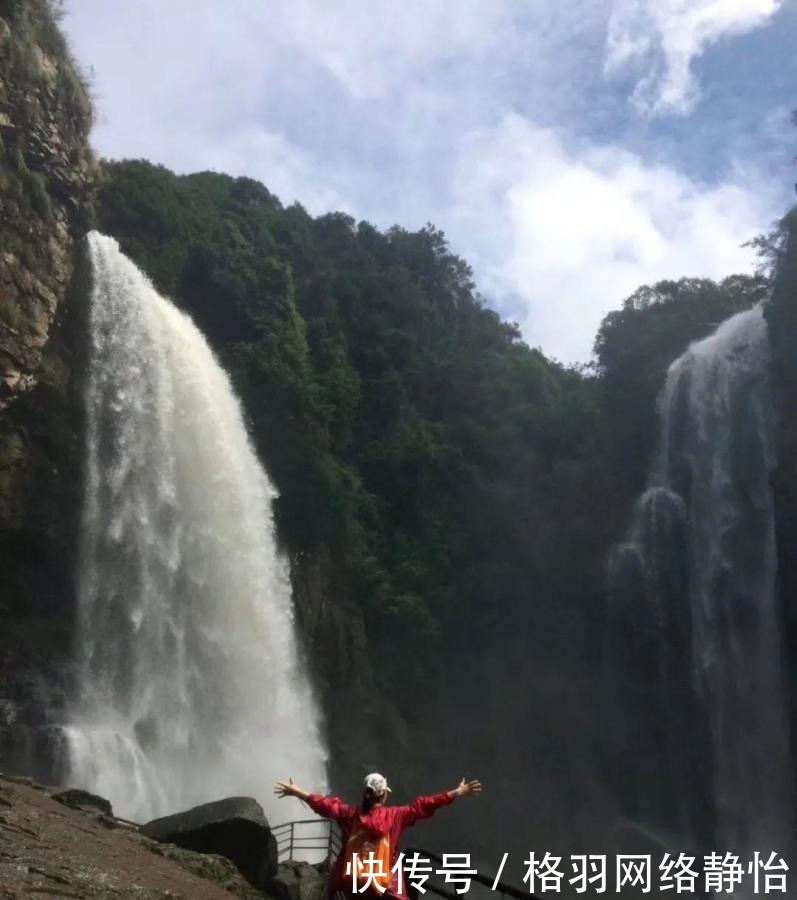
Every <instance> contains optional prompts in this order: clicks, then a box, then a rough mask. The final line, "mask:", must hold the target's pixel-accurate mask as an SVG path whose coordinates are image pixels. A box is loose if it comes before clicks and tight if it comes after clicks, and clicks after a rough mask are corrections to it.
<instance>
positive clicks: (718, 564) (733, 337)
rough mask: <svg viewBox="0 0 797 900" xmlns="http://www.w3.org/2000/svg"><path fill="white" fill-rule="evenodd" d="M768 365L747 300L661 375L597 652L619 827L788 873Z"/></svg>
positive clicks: (787, 767)
mask: <svg viewBox="0 0 797 900" xmlns="http://www.w3.org/2000/svg"><path fill="white" fill-rule="evenodd" d="M769 368H770V356H769V338H768V333H767V325H766V321H765V318H764V316H763V312H762V308H761V307H760V306H757V307H754V308H753V309H751V310H748V311H746V312H743V313H739V314H737V315H736V316H734V317H732V318H731V319H729V320H727V321H726V322H724V323H723V324H722V325H721V326H720V327H719V328H718V329H717V331H716V332H715V333H714V334H713V335H711V336H710V337H708V338H706V339H705V340H703V341H700V342H698V343H696V344H693V345H692V346H691V347H690V348H689V349H688V350H687V351H686V353H684V355H683V356H681V357H680V358H679V359H678V360H676V361H675V362H674V363H673V364H672V365H671V366H670V368H669V371H668V375H667V381H666V385H665V387H664V391H663V394H662V396H661V410H660V412H661V435H660V443H659V448H658V454H657V458H656V460H655V463H654V466H653V469H652V472H651V475H650V479H649V486H648V488H647V490H646V491H645V492H644V494H643V495H642V497H641V498H640V499H639V501H638V503H637V507H636V510H635V515H634V520H633V523H632V525H631V528H630V530H629V533H628V535H627V537H626V539H625V542H624V543H623V544H621V545H618V546H617V547H615V549H614V551H613V553H612V556H611V559H610V616H609V618H610V628H609V653H608V657H609V660H610V667H611V670H612V679H613V683H614V685H615V689H616V692H617V693H616V700H617V702H618V705H619V706H621V707H622V708H623V709H624V710H625V714H626V720H625V731H624V734H623V735H622V738H621V739H622V740H623V741H625V742H627V745H628V753H630V754H632V755H633V756H632V758H626V762H627V763H628V765H627V766H626V767H625V769H624V772H623V775H622V778H623V780H624V782H625V783H624V787H623V788H622V790H623V792H624V794H625V798H626V804H627V809H628V812H629V815H630V817H631V818H633V819H636V820H637V821H639V822H641V823H643V824H644V825H645V826H646V827H648V828H649V829H651V830H652V831H653V832H654V833H656V834H657V835H658V836H660V837H661V840H662V843H663V844H665V845H666V846H667V848H668V849H672V850H675V851H679V850H688V849H689V848H691V849H692V850H695V849H698V850H699V849H700V848H703V849H705V851H706V852H710V851H711V850H716V851H718V852H720V853H724V852H726V851H730V852H733V853H738V854H741V857H742V859H743V860H745V861H747V860H749V859H752V858H753V852H754V851H760V852H762V853H765V854H767V855H768V854H769V852H770V851H773V850H774V851H777V852H778V853H779V854H783V855H785V857H786V859H787V861H788V862H789V863H790V864H791V858H790V854H791V852H792V851H793V821H792V775H791V760H790V752H789V737H788V726H787V713H786V708H787V705H786V696H785V686H784V675H783V672H782V670H781V668H782V667H781V659H782V648H781V630H780V612H779V609H778V604H777V593H776V546H775V534H774V518H773V502H772V491H771V488H770V474H771V471H772V468H773V465H774V458H773V423H774V411H773V405H772V404H773V400H772V388H771V385H770V373H769ZM626 757H628V754H626ZM739 896H742V894H739Z"/></svg>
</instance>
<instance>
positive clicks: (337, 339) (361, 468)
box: [99, 162, 766, 836]
mask: <svg viewBox="0 0 797 900" xmlns="http://www.w3.org/2000/svg"><path fill="white" fill-rule="evenodd" d="M99 220H100V227H101V229H102V230H104V231H105V232H107V233H109V234H112V235H114V236H115V237H117V238H118V239H119V240H120V243H121V245H122V249H123V250H124V251H125V252H126V253H128V254H129V255H130V256H131V257H132V258H133V259H134V260H136V261H137V262H138V263H139V264H140V265H141V266H142V267H143V268H144V270H145V271H146V272H147V273H148V274H149V275H150V277H151V278H152V279H153V280H154V282H155V284H156V286H157V287H158V288H159V289H160V290H162V291H163V292H165V293H166V294H167V295H169V296H170V297H172V298H173V299H174V300H175V301H176V302H177V303H178V304H179V305H180V306H182V307H183V308H185V309H186V310H188V311H189V312H190V313H191V314H192V315H193V316H194V318H195V320H196V321H197V323H198V324H199V325H200V327H201V328H202V329H203V330H204V331H205V332H206V334H207V335H208V337H209V339H210V340H211V343H212V344H213V346H214V347H215V349H216V351H217V352H218V353H219V355H220V357H221V358H222V360H223V362H224V364H225V366H226V367H227V368H228V369H229V370H230V371H231V372H232V374H233V377H234V380H235V383H236V387H237V390H238V391H239V393H240V394H241V396H242V398H243V400H244V403H245V407H246V410H247V413H248V416H249V420H250V427H251V433H252V436H253V438H254V440H255V442H256V444H257V447H258V450H259V452H260V453H261V455H262V458H263V459H264V461H265V462H266V464H267V467H268V469H269V472H270V473H271V475H272V477H273V478H274V480H275V481H276V483H277V486H278V488H279V491H280V499H279V501H278V506H277V517H278V526H279V532H280V535H281V539H282V541H283V543H284V545H285V547H286V550H287V551H288V552H289V553H290V554H291V555H292V557H293V558H294V560H298V559H303V558H308V557H310V558H312V557H318V558H323V559H324V560H325V561H326V562H325V565H326V566H327V568H329V569H331V570H332V571H333V576H332V577H333V579H334V581H335V582H336V583H337V584H338V585H343V588H344V591H345V592H346V593H347V594H348V595H349V596H350V597H351V598H352V599H353V600H354V602H355V603H356V607H357V608H358V609H359V610H360V612H361V614H362V616H363V618H364V622H365V627H366V633H367V642H368V659H369V661H370V664H371V665H372V666H373V670H374V673H375V676H376V682H377V684H378V689H379V691H380V693H381V695H382V696H383V697H385V698H389V700H390V701H391V702H392V703H395V705H396V706H397V707H398V709H399V711H400V713H401V716H402V718H403V720H404V722H405V723H407V734H408V740H409V741H410V743H411V746H413V756H414V755H415V748H417V747H418V746H419V744H420V747H421V756H422V759H423V766H424V768H425V777H426V778H427V779H429V778H431V777H432V774H430V773H434V774H438V773H439V775H440V777H443V773H444V772H445V771H446V770H447V766H450V760H451V758H452V757H451V754H452V753H453V754H454V758H455V760H456V762H455V763H454V764H455V765H461V766H462V767H465V766H468V765H472V766H479V767H480V768H481V770H482V772H484V768H485V762H484V761H485V760H489V759H490V758H491V753H492V751H491V747H493V746H494V745H496V744H498V745H500V746H501V747H502V759H501V760H500V761H499V760H496V762H495V765H494V768H493V770H492V771H491V772H489V777H492V779H493V783H498V782H500V780H501V779H502V778H508V777H509V775H508V773H510V772H511V773H514V774H513V775H512V778H514V779H517V773H518V772H524V771H525V772H527V775H526V776H524V777H525V778H526V780H525V781H524V783H523V785H522V787H523V788H524V790H529V791H543V792H544V791H546V790H547V791H548V792H549V793H550V795H551V797H552V798H553V797H556V798H557V801H556V802H557V803H558V804H560V806H561V812H560V813H559V815H561V816H562V822H561V823H560V824H561V829H562V830H565V829H566V828H567V825H566V820H567V817H568V815H571V814H573V812H574V809H575V807H576V806H578V805H579V804H581V805H582V806H584V805H587V806H588V805H589V802H590V801H589V799H587V800H586V801H585V800H584V793H583V782H584V780H589V778H590V777H591V775H590V773H589V772H585V771H584V764H583V760H581V758H582V757H584V756H585V755H586V754H585V753H584V750H585V744H584V742H596V743H597V744H598V745H599V744H600V742H601V741H602V740H604V739H605V738H604V737H602V736H601V734H600V732H601V725H600V687H599V684H598V682H599V680H600V679H599V677H596V676H597V675H598V674H599V672H600V666H601V651H602V634H603V629H604V621H603V617H604V612H603V611H604V596H603V595H604V569H605V560H606V554H607V551H608V549H609V547H610V545H611V544H612V542H613V541H615V540H617V539H618V538H619V537H621V535H622V533H623V530H624V528H625V526H626V523H627V520H628V516H629V513H630V507H631V502H632V499H633V497H634V495H635V494H636V492H637V491H638V490H639V489H640V488H641V487H642V485H643V483H644V479H645V475H646V471H647V468H648V465H649V461H650V455H651V452H652V448H653V445H654V441H655V429H656V412H655V409H656V406H655V398H656V394H657V392H658V390H659V389H660V387H661V385H662V383H663V380H664V376H665V373H666V369H667V366H668V365H669V363H670V362H672V360H673V359H674V358H676V357H677V356H678V355H679V354H680V353H681V352H682V351H683V349H685V347H686V346H687V344H688V343H689V342H690V341H691V340H694V339H696V338H699V337H702V336H704V335H706V334H708V333H709V332H710V331H711V330H713V328H714V327H715V326H716V325H717V324H718V323H719V322H720V321H721V320H722V319H724V318H726V317H727V316H729V315H731V314H732V313H734V312H736V311H738V310H739V309H742V308H745V307H747V306H750V305H751V304H753V303H754V302H757V301H758V300H759V299H761V297H762V296H763V293H764V291H765V290H766V281H765V279H764V278H762V277H758V278H754V277H747V276H735V277H732V278H729V279H727V280H726V281H725V282H723V283H722V284H714V283H712V282H710V281H706V280H698V279H684V280H682V281H678V282H663V283H661V284H657V285H654V286H652V287H645V288H641V289H640V290H639V291H637V292H636V293H635V294H634V295H633V296H632V297H630V298H629V299H628V300H626V301H625V303H624V305H623V306H622V308H621V309H620V310H618V311H617V312H615V313H612V314H610V315H609V316H607V318H606V319H605V321H604V323H603V325H602V327H601V329H600V332H599V334H598V336H597V340H596V359H595V363H594V364H593V365H591V366H588V367H584V368H582V369H580V370H576V369H568V368H565V367H563V366H561V365H559V364H557V363H555V362H552V361H550V360H548V359H546V358H545V356H544V355H543V354H542V353H540V352H539V351H538V350H534V349H530V348H529V347H528V346H527V345H526V344H525V343H524V342H523V340H522V339H521V337H520V334H519V332H518V329H517V328H516V327H515V326H514V325H512V324H510V323H506V322H503V321H502V320H501V319H500V318H499V317H498V316H497V315H496V313H495V312H493V311H492V310H490V309H489V308H488V306H487V305H486V304H485V303H484V301H483V300H482V298H480V297H479V295H478V293H477V291H476V288H475V285H474V283H473V277H472V273H471V271H470V269H469V267H468V266H467V264H466V263H465V262H464V261H463V260H461V259H460V258H458V257H457V256H456V255H454V254H453V253H452V251H451V250H450V248H449V247H448V245H447V243H446V240H445V237H444V235H443V234H442V233H441V232H440V231H438V230H437V229H436V228H434V227H433V226H427V227H426V228H425V229H423V230H421V231H419V232H408V231H405V230H403V229H401V228H398V227H395V228H392V229H390V230H389V231H387V232H384V233H383V232H380V231H379V230H377V229H376V228H374V227H373V226H371V225H369V224H368V223H366V222H360V223H357V222H355V221H354V220H353V219H352V218H350V217H349V216H346V215H344V214H340V213H333V214H329V215H325V216H321V217H318V218H313V217H311V216H310V215H308V214H307V212H306V211H305V210H303V209H302V208H301V207H299V206H292V207H289V208H285V207H283V206H282V205H281V204H280V202H279V201H278V200H277V199H276V198H275V197H274V196H273V195H272V194H270V193H269V191H268V190H267V189H266V188H265V187H263V186H262V185H260V184H258V183H257V182H254V181H252V180H250V179H245V178H239V179H233V178H230V177H228V176H225V175H220V174H216V173H207V172H206V173H199V174H195V175H189V176H176V175H174V174H173V173H171V172H169V171H167V170H166V169H164V168H161V167H156V166H153V165H151V164H149V163H146V162H122V163H110V164H106V166H105V169H104V181H103V185H102V188H101V192H100V201H99ZM621 299H622V298H618V301H620V300H621ZM552 302H555V298H552ZM331 652H333V651H332V650H331V649H330V648H328V647H327V648H324V650H323V653H322V656H323V655H324V654H325V653H331ZM316 666H317V670H318V671H317V674H318V676H319V677H320V679H321V680H322V682H324V680H325V679H326V691H327V693H326V697H325V705H326V706H327V709H328V710H330V709H331V710H332V713H331V715H332V718H333V719H334V696H335V690H336V685H335V678H334V675H333V674H331V673H332V672H333V669H334V666H333V665H332V663H331V662H329V661H327V662H326V663H325V662H324V661H323V660H322V661H321V662H318V661H316ZM349 724H351V723H349ZM333 731H334V728H333ZM451 733H456V734H463V735H464V736H465V740H463V741H462V742H460V743H458V745H457V746H456V747H455V748H452V747H450V746H446V744H447V740H448V738H447V735H449V734H451ZM574 733H575V734H578V733H582V735H583V739H582V741H581V742H579V743H578V744H576V745H574V744H573V743H572V735H573V734H574ZM334 744H335V742H334V740H333V754H334V753H335V747H334ZM393 751H394V753H395V759H396V761H397V762H400V763H401V765H402V766H403V768H404V769H405V770H406V769H407V768H408V767H411V766H412V765H413V763H410V762H409V761H408V759H407V758H406V756H405V755H404V753H405V750H399V749H398V748H396V747H394V748H393ZM384 752H385V753H386V754H388V755H389V752H390V751H389V750H385V751H384ZM590 757H591V759H592V760H593V763H592V764H593V765H595V766H600V760H601V751H600V747H598V748H597V749H596V748H595V747H591V748H590ZM529 760H533V761H534V766H533V768H534V770H535V771H534V772H528V769H529ZM579 760H581V761H579ZM487 768H488V769H489V768H490V764H489V763H488V764H487ZM573 772H577V773H578V774H577V775H573ZM484 775H485V777H488V774H487V773H484ZM449 777H450V775H449ZM574 778H575V779H576V780H580V783H581V784H582V788H581V789H580V791H581V793H579V791H573V790H572V788H571V789H570V791H569V793H568V790H567V789H566V788H565V789H563V785H562V781H563V780H564V781H568V780H570V782H571V783H572V781H573V779H574ZM416 783H417V779H416ZM545 785H548V787H546V786H545ZM554 785H555V786H554ZM500 795H501V792H500V791H498V792H497V796H500ZM486 802H488V803H489V802H490V801H489V800H486ZM570 804H572V807H571V805H570ZM539 815H540V817H541V827H543V820H544V827H545V828H546V829H547V832H546V833H547V834H548V835H549V836H550V834H551V814H550V810H549V809H547V810H546V808H545V806H544V805H541V808H540V813H539ZM465 827H467V825H466V826H465ZM532 827H533V823H532ZM553 827H554V830H555V829H556V826H555V825H554V826H553Z"/></svg>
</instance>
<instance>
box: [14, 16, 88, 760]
mask: <svg viewBox="0 0 797 900" xmlns="http://www.w3.org/2000/svg"><path fill="white" fill-rule="evenodd" d="M90 122H91V104H90V102H89V98H88V95H87V93H86V90H85V88H84V86H83V84H82V82H81V79H80V76H79V74H78V73H77V71H76V69H75V67H74V64H73V62H72V60H71V58H70V56H69V53H68V51H67V48H66V45H65V42H64V39H63V36H62V35H61V33H60V32H59V30H58V27H57V24H56V21H55V18H54V15H53V8H52V6H51V4H49V3H47V2H45V0H25V2H22V0H2V2H0V571H2V573H3V590H2V599H0V700H2V703H0V756H2V758H3V760H4V766H6V767H8V768H13V767H15V766H18V765H21V764H22V763H21V761H20V758H18V757H17V755H16V753H17V751H18V750H19V751H20V752H21V753H22V754H23V756H24V757H25V758H26V759H27V760H28V765H29V766H30V765H35V763H36V762H37V761H40V760H42V759H43V758H45V757H46V756H47V755H48V754H47V751H46V749H45V748H44V747H43V746H40V744H41V742H39V741H38V739H37V738H36V735H37V734H39V732H37V731H36V726H37V725H39V724H41V722H42V720H43V718H44V716H45V713H44V711H43V708H44V707H45V706H46V705H48V704H49V705H52V706H54V707H56V706H57V703H58V697H59V695H60V692H61V690H62V688H63V679H64V677H65V671H66V667H65V665H64V661H63V657H62V656H61V654H62V653H64V652H66V651H68V649H69V645H70V639H71V628H72V614H73V590H72V572H73V569H74V553H75V548H74V544H73V542H74V536H75V531H76V529H75V517H76V513H77V510H78V507H79V490H80V477H79V464H78V459H79V439H80V429H81V426H80V413H79V409H80V407H79V404H77V403H75V402H74V399H75V390H74V379H73V372H74V367H73V365H72V350H73V343H72V341H73V338H74V337H75V331H76V330H77V331H79V325H80V323H79V321H78V320H77V319H76V318H75V317H74V316H69V315H67V307H68V305H69V304H68V303H67V295H68V290H69V284H70V280H71V277H72V270H73V255H74V253H73V251H74V241H75V238H76V237H79V236H80V234H82V233H83V231H85V227H86V221H87V218H88V213H89V208H90V187H91V183H92V180H93V178H94V177H95V175H96V166H95V164H94V162H93V158H92V155H91V151H90V149H89V144H88V130H89V126H90ZM31 757H33V759H32V758H31Z"/></svg>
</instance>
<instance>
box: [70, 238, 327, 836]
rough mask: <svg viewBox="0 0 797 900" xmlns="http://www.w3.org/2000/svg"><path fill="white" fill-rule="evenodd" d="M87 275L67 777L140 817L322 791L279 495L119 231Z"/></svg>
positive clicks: (178, 319)
mask: <svg viewBox="0 0 797 900" xmlns="http://www.w3.org/2000/svg"><path fill="white" fill-rule="evenodd" d="M88 245H89V253H90V259H91V266H92V274H93V286H92V292H91V324H90V330H91V358H90V360H89V379H88V386H87V395H86V403H87V430H88V437H87V446H86V461H85V465H86V487H85V501H84V502H85V508H84V514H83V533H82V555H81V572H80V584H79V593H80V601H79V617H80V621H79V642H78V667H79V668H78V674H79V684H80V689H81V695H80V697H79V698H77V699H76V701H75V703H74V704H73V709H72V715H71V721H70V724H69V726H68V727H67V728H66V729H65V733H66V739H67V744H68V749H69V757H70V767H71V781H72V783H74V784H76V785H80V786H83V787H86V788H88V789H90V790H93V791H96V792H97V793H99V794H101V795H102V796H105V797H107V798H108V799H109V800H111V802H112V803H113V805H114V809H115V810H116V811H117V812H118V814H120V815H123V816H127V817H129V818H131V819H135V820H139V821H141V820H146V819H148V818H152V817H154V816H158V815H162V814H165V813H170V812H175V811H177V810H180V809H185V808H187V807H189V806H192V805H195V804H197V803H201V802H205V801H209V800H215V799H218V798H220V797H223V796H230V795H236V794H245V795H251V796H254V797H255V798H257V799H258V800H259V801H260V802H261V803H263V804H264V805H265V806H266V807H267V808H268V806H269V805H270V803H271V802H272V799H273V797H272V791H271V785H272V783H273V781H274V779H275V778H281V777H287V775H289V774H290V775H292V776H293V777H294V778H296V780H297V781H299V782H300V783H301V782H306V783H307V784H308V785H311V786H313V787H315V789H317V790H323V789H324V788H325V786H326V753H325V748H324V744H323V741H322V738H321V735H320V720H319V713H318V710H317V708H316V704H315V702H314V699H313V696H312V692H311V690H310V686H309V683H308V681H307V678H306V677H305V674H304V672H303V670H302V666H301V664H300V660H299V655H298V650H297V641H296V635H295V630H294V622H293V607H292V600H291V590H290V583H289V578H288V571H287V564H286V562H285V561H284V560H283V559H282V558H281V557H280V555H279V553H278V552H277V547H276V542H275V534H274V524H273V521H272V514H271V504H272V501H273V499H274V496H275V491H274V489H273V487H272V486H271V484H270V482H269V480H268V478H267V476H266V474H265V472H264V471H263V469H262V468H261V466H260V464H259V462H258V460H257V457H256V455H255V452H254V450H253V448H252V446H251V444H250V442H249V439H248V437H247V433H246V429H245V427H244V423H243V418H242V414H241V408H240V405H239V403H238V400H237V398H236V397H235V395H234V393H233V391H232V388H231V386H230V382H229V380H228V378H227V376H226V374H225V373H224V371H223V370H222V369H221V367H220V366H219V364H218V362H217V361H216V359H215V358H214V356H213V354H212V352H211V350H210V349H209V347H208V345H207V343H206V342H205V339H204V337H203V336H202V334H201V333H200V332H199V330H198V329H197V328H196V327H195V325H194V324H193V322H192V321H191V320H190V319H189V318H188V317H187V316H186V315H184V314H183V313H181V312H180V311H179V310H177V309H176V308H175V307H174V306H173V305H172V304H171V303H170V302H169V301H168V300H165V299H164V298H162V297H160V296H159V295H158V294H157V292H156V291H155V290H154V288H153V287H152V285H151V284H150V283H149V281H148V280H147V279H146V278H145V276H144V275H143V274H142V273H141V272H140V271H139V270H138V269H137V268H136V267H135V266H134V265H133V263H132V262H130V260H128V259H127V258H126V257H125V256H124V255H123V254H122V253H121V252H120V250H119V247H118V244H117V243H116V241H114V240H113V239H111V238H108V237H104V236H102V235H100V234H97V233H96V232H93V233H91V234H90V235H89V237H88Z"/></svg>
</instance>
